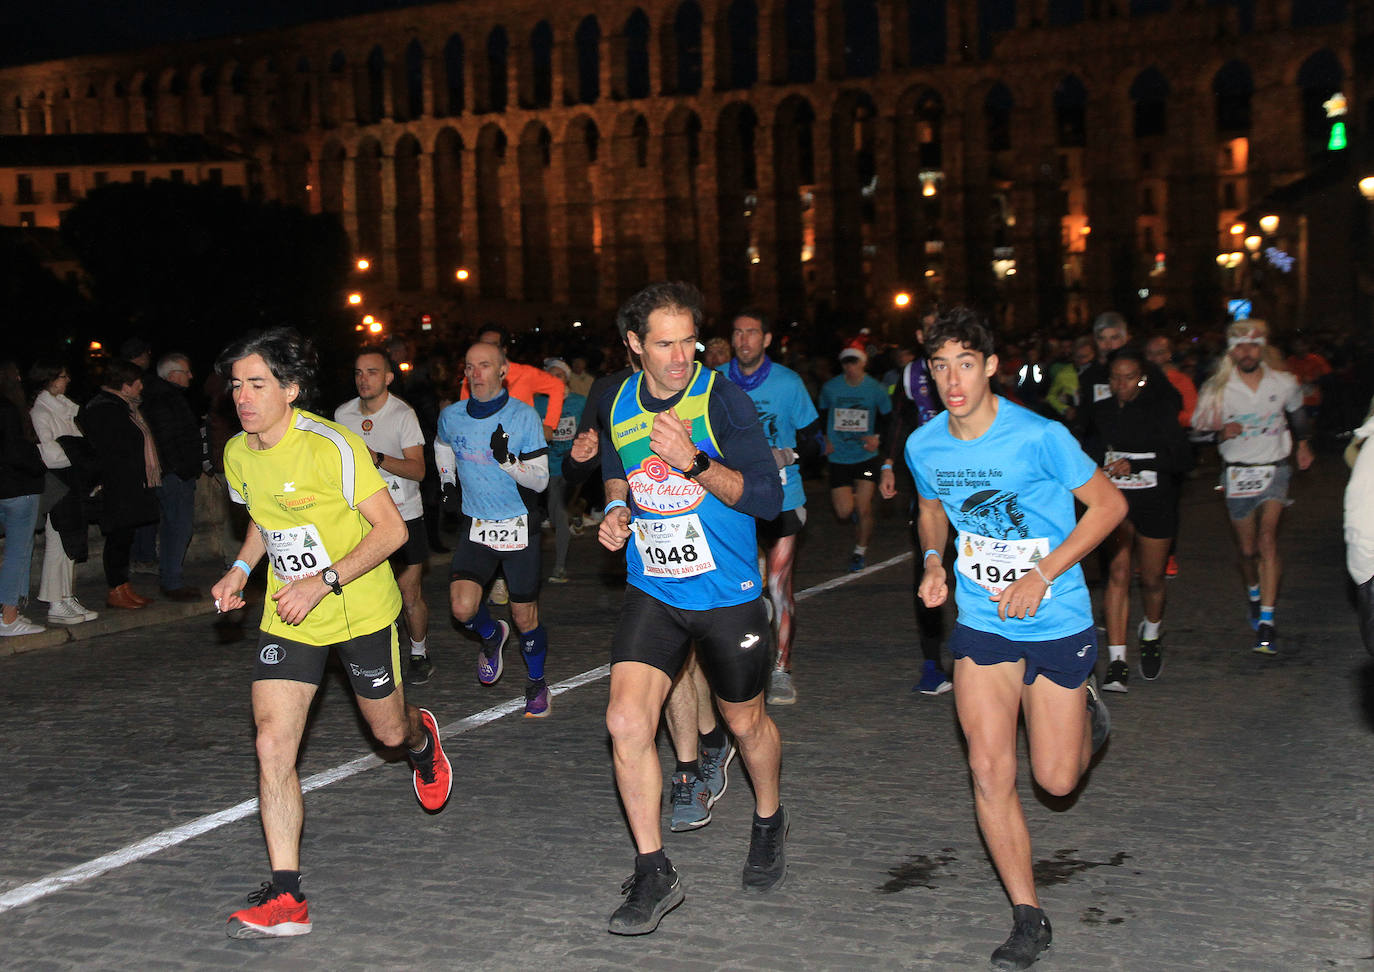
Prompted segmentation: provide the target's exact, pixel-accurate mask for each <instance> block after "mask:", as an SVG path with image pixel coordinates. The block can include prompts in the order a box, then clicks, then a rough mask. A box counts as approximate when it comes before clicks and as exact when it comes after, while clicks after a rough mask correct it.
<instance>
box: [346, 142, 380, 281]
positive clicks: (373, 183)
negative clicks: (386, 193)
mask: <svg viewBox="0 0 1374 972" xmlns="http://www.w3.org/2000/svg"><path fill="white" fill-rule="evenodd" d="M353 194H354V202H353V211H354V212H355V213H356V214H357V218H358V234H357V240H356V242H357V245H358V253H359V254H360V255H361V256H365V257H368V258H369V259H371V260H372V261H373V262H374V264H377V263H378V261H380V260H381V258H382V146H381V143H380V142H378V141H377V139H376V138H374V137H373V136H371V135H368V136H366V137H364V138H362V139H360V140H359V141H358V148H357V150H356V151H355V152H354V154H353ZM378 265H380V264H378Z"/></svg>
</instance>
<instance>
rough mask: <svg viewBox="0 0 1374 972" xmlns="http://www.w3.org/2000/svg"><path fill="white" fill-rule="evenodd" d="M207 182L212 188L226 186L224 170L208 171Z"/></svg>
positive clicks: (206, 174)
mask: <svg viewBox="0 0 1374 972" xmlns="http://www.w3.org/2000/svg"><path fill="white" fill-rule="evenodd" d="M205 181H206V182H207V183H209V184H210V185H212V186H222V185H224V170H223V169H220V168H214V169H209V170H207V171H206V173H205Z"/></svg>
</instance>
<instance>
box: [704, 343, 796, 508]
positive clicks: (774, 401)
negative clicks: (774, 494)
mask: <svg viewBox="0 0 1374 972" xmlns="http://www.w3.org/2000/svg"><path fill="white" fill-rule="evenodd" d="M716 370H717V371H719V372H720V373H721V374H722V375H725V376H726V377H727V378H728V377H729V374H730V365H729V364H728V363H727V364H723V365H721V366H720V367H719V368H717V369H716ZM745 394H746V395H748V396H749V398H750V399H751V400H752V401H753V402H754V408H756V409H758V413H759V424H760V425H761V426H763V435H764V437H765V438H766V439H767V440H768V445H769V446H770V447H771V448H774V449H795V448H796V447H797V430H798V429H804V428H806V427H807V426H808V425H810V424H811V423H812V422H814V421H816V419H817V418H819V416H818V415H817V413H816V406H815V405H813V404H812V403H811V396H810V395H809V394H808V393H807V391H806V385H804V384H803V383H802V380H801V376H800V375H798V374H797V373H796V372H795V371H793V370H792V369H791V368H787V367H785V366H783V365H780V364H778V363H777V362H776V361H774V362H773V363H772V366H771V367H770V368H769V370H768V376H767V377H766V378H764V379H763V381H762V382H760V383H759V386H758V387H757V388H753V389H745ZM778 475H779V478H780V479H781V480H782V508H783V510H795V509H796V508H797V507H799V506H805V505H806V493H805V491H804V490H803V489H802V477H801V466H799V465H798V464H797V463H793V464H792V465H790V466H783V467H782V468H781V469H779V470H778Z"/></svg>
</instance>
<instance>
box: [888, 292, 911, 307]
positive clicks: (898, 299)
mask: <svg viewBox="0 0 1374 972" xmlns="http://www.w3.org/2000/svg"><path fill="white" fill-rule="evenodd" d="M910 305H911V295H910V294H909V293H907V292H906V291H905V290H903V291H902V292H901V293H899V294H897V295H896V296H895V297H893V298H892V306H893V307H896V308H898V309H900V308H903V307H908V306H910Z"/></svg>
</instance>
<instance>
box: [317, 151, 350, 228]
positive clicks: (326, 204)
mask: <svg viewBox="0 0 1374 972" xmlns="http://www.w3.org/2000/svg"><path fill="white" fill-rule="evenodd" d="M347 164H348V152H347V150H346V149H345V148H344V147H343V146H342V145H340V144H339V143H338V142H337V141H336V140H334V139H332V138H331V139H330V140H329V141H327V142H325V143H324V149H323V151H321V152H320V209H321V210H322V211H323V212H326V213H333V214H334V215H335V216H342V215H343V210H344V166H345V165H347Z"/></svg>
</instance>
